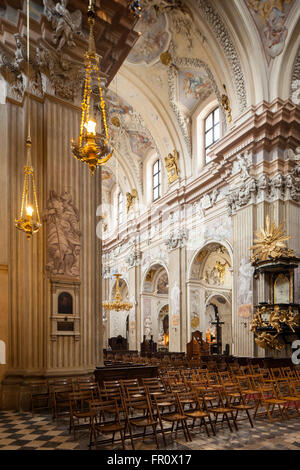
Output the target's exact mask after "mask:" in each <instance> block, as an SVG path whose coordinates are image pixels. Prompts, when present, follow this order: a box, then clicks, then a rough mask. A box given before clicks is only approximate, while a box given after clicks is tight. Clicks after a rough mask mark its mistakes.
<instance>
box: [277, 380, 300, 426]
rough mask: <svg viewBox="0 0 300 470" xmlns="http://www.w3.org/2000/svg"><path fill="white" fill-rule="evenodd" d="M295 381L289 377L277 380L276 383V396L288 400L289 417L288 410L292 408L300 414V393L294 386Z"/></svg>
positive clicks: (286, 408)
mask: <svg viewBox="0 0 300 470" xmlns="http://www.w3.org/2000/svg"><path fill="white" fill-rule="evenodd" d="M292 384H293V382H292V381H290V380H289V379H281V381H280V382H277V383H276V385H275V390H276V396H277V398H278V399H280V400H286V402H287V403H286V407H285V411H286V415H287V417H288V418H289V413H288V410H289V409H290V408H293V409H295V411H296V413H297V415H298V416H300V410H299V403H300V394H299V393H297V392H296V390H295V388H294V387H293V385H292Z"/></svg>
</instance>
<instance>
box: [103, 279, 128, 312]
mask: <svg viewBox="0 0 300 470" xmlns="http://www.w3.org/2000/svg"><path fill="white" fill-rule="evenodd" d="M114 276H115V278H116V295H115V299H114V300H113V301H109V300H108V301H104V302H102V306H103V308H104V310H115V311H116V312H119V311H120V310H127V311H128V310H130V309H131V308H132V307H133V305H132V303H130V302H123V298H122V296H121V294H120V277H121V274H114Z"/></svg>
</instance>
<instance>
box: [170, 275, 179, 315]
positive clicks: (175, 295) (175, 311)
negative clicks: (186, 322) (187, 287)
mask: <svg viewBox="0 0 300 470" xmlns="http://www.w3.org/2000/svg"><path fill="white" fill-rule="evenodd" d="M171 305H172V309H171V315H178V316H179V315H180V288H179V287H178V285H177V282H175V284H174V286H173V287H172V289H171Z"/></svg>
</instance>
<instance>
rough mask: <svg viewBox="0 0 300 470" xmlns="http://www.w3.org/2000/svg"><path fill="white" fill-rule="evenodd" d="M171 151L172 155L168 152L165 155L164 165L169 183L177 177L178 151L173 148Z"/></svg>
mask: <svg viewBox="0 0 300 470" xmlns="http://www.w3.org/2000/svg"><path fill="white" fill-rule="evenodd" d="M173 153H174V155H172V154H171V153H169V155H168V156H167V157H165V165H166V170H167V173H168V181H169V184H172V183H173V182H174V181H176V180H178V178H179V166H178V152H177V150H174V152H173Z"/></svg>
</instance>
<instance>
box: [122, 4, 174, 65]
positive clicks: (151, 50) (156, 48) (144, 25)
mask: <svg viewBox="0 0 300 470" xmlns="http://www.w3.org/2000/svg"><path fill="white" fill-rule="evenodd" d="M137 28H138V31H139V32H140V33H141V37H140V38H139V40H138V45H137V47H136V48H134V49H133V50H132V51H131V52H130V54H129V56H128V57H127V61H128V62H130V63H132V64H145V65H153V64H154V63H155V62H157V61H158V60H159V57H160V54H161V53H162V52H164V51H166V50H167V49H168V47H169V44H170V40H171V33H170V32H169V29H168V20H167V16H166V15H165V14H161V15H159V16H157V15H156V13H155V12H154V11H153V10H151V9H149V10H146V11H145V12H144V14H143V16H142V17H141V19H140V20H139V22H138V24H137Z"/></svg>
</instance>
